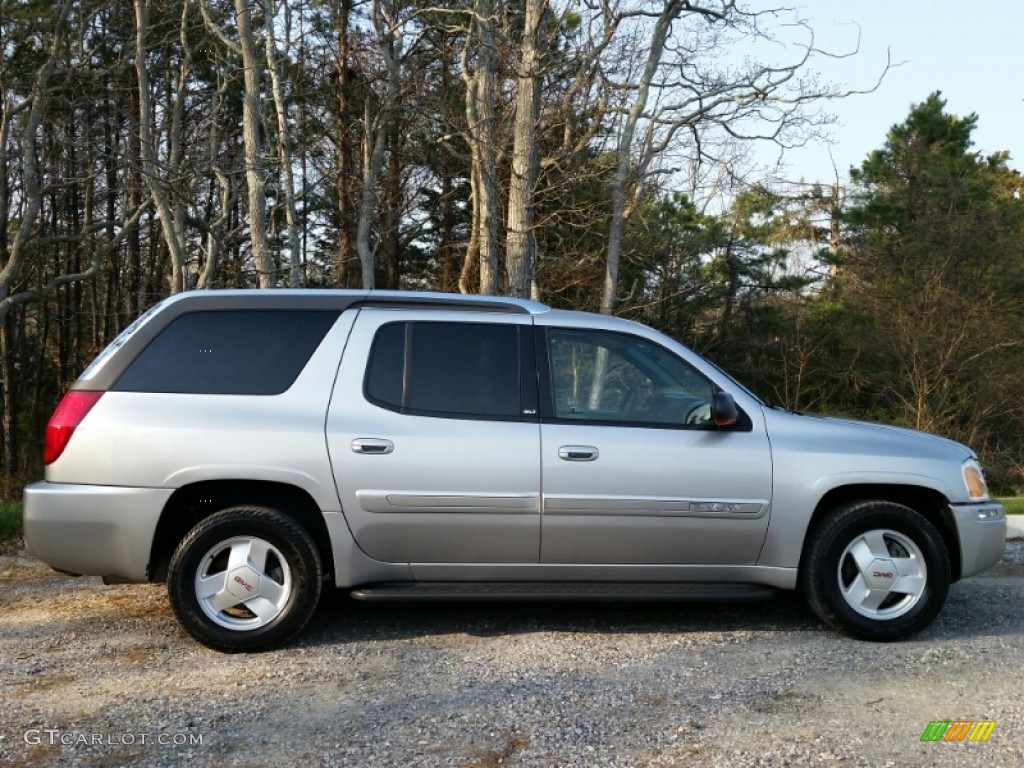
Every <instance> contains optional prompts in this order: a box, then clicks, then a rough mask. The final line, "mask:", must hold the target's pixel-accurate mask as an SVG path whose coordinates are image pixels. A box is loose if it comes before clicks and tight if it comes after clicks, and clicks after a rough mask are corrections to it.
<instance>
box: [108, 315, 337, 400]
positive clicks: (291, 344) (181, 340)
mask: <svg viewBox="0 0 1024 768" xmlns="http://www.w3.org/2000/svg"><path fill="white" fill-rule="evenodd" d="M337 318H338V312H333V311H292V310H239V311H213V312H191V313H188V314H185V315H181V316H180V317H177V318H175V319H174V320H173V321H171V323H170V324H169V325H168V326H167V327H166V328H165V329H164V330H163V331H161V332H160V333H159V334H158V335H157V336H156V338H154V339H153V341H151V342H150V343H149V344H148V345H147V346H146V348H145V349H144V350H142V352H141V353H140V354H139V356H138V357H136V358H135V360H134V361H132V363H131V364H130V365H129V366H128V368H127V369H126V370H125V372H124V373H123V374H121V376H120V378H119V379H118V380H117V382H116V383H115V384H114V386H113V387H112V390H113V391H118V392H166V393H182V394H207V395H278V394H280V393H282V392H284V391H285V390H287V389H288V388H289V387H290V386H291V385H292V384H293V383H294V381H295V379H296V378H297V377H298V375H299V373H300V372H301V371H302V369H303V367H305V365H306V363H307V362H308V361H309V358H310V356H311V355H312V354H313V352H314V350H315V349H316V348H317V347H318V346H319V344H320V342H321V341H323V338H324V336H325V335H326V333H327V331H328V330H329V329H330V327H331V326H332V325H333V324H334V321H335V320H336V319H337Z"/></svg>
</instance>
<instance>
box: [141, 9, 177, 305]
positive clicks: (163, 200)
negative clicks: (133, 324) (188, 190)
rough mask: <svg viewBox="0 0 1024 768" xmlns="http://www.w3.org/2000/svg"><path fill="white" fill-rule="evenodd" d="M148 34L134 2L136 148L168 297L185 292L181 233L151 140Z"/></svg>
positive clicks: (145, 16) (143, 12)
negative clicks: (165, 267) (160, 242)
mask: <svg viewBox="0 0 1024 768" xmlns="http://www.w3.org/2000/svg"><path fill="white" fill-rule="evenodd" d="M148 33H149V8H148V6H147V5H146V0H135V72H136V74H137V76H138V81H139V83H138V85H139V147H140V150H141V152H142V175H143V178H144V179H145V181H146V186H147V188H148V189H149V195H150V197H151V198H152V199H153V204H154V205H155V206H156V210H157V215H158V216H159V217H160V231H161V234H162V235H163V238H164V242H165V243H166V245H167V251H168V253H169V255H170V257H171V286H170V288H171V293H177V292H178V291H181V290H182V289H183V288H184V284H183V279H182V277H183V274H184V267H185V239H184V233H183V232H181V231H179V228H178V227H177V226H176V222H177V220H178V217H176V216H175V215H174V212H173V210H172V209H171V200H170V196H169V195H168V190H167V187H166V185H165V184H164V177H163V173H162V172H161V170H160V165H159V163H157V157H156V144H155V140H154V137H153V101H152V93H151V87H150V81H149V67H148V66H147V64H146V55H147V52H146V35H147V34H148Z"/></svg>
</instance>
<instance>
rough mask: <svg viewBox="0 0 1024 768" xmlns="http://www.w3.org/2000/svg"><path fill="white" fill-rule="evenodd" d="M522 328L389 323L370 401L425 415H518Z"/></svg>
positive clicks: (378, 348) (380, 335) (376, 353)
mask: <svg viewBox="0 0 1024 768" xmlns="http://www.w3.org/2000/svg"><path fill="white" fill-rule="evenodd" d="M519 360H520V351H519V328H518V326H514V325H499V324H493V323H444V322H414V323H389V324H388V325H384V326H382V327H381V328H380V330H378V331H377V336H376V338H375V339H374V342H373V349H372V350H371V352H370V361H369V364H368V366H367V370H366V384H365V391H366V397H367V399H368V400H370V402H373V403H376V404H377V405H381V406H384V407H385V408H390V409H392V410H399V411H402V412H412V413H422V414H424V415H436V416H456V417H459V416H461V417H485V418H512V417H516V416H519V415H520V376H519Z"/></svg>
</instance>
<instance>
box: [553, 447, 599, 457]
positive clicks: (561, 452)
mask: <svg viewBox="0 0 1024 768" xmlns="http://www.w3.org/2000/svg"><path fill="white" fill-rule="evenodd" d="M600 455H601V452H600V451H599V450H597V448H595V447H594V446H592V445H563V446H562V447H561V448H559V449H558V458H560V459H564V460H565V461H596V460H597V457H598V456H600Z"/></svg>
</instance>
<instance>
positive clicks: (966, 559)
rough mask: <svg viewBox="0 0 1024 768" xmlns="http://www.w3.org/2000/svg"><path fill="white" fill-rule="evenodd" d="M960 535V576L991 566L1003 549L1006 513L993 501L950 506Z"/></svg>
mask: <svg viewBox="0 0 1024 768" xmlns="http://www.w3.org/2000/svg"><path fill="white" fill-rule="evenodd" d="M951 509H952V510H953V517H954V518H955V519H956V527H957V533H959V535H960V562H961V569H960V577H961V578H966V577H967V576H973V575H974V574H976V573H978V572H980V571H983V570H985V569H986V568H988V567H990V566H993V565H995V564H996V563H998V562H999V560H1000V558H1002V556H1003V551H1004V550H1005V549H1006V513H1005V512H1004V511H1003V507H1002V505H1001V504H997V503H996V502H994V501H986V502H981V503H979V504H956V505H953V506H952V507H951Z"/></svg>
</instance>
